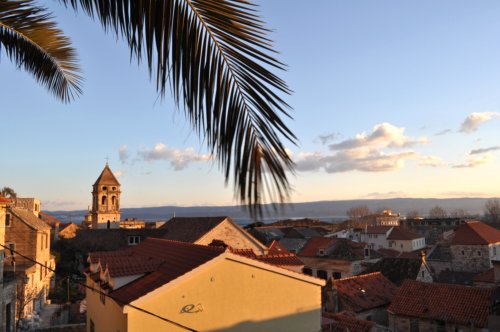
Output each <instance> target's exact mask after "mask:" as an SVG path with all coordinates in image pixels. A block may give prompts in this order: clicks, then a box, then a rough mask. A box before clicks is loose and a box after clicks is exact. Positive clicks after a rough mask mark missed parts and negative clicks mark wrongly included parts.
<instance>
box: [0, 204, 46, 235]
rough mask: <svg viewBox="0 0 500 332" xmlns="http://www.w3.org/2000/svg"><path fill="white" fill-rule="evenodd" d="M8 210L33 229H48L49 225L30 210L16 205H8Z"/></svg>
mask: <svg viewBox="0 0 500 332" xmlns="http://www.w3.org/2000/svg"><path fill="white" fill-rule="evenodd" d="M9 211H10V212H12V214H14V215H15V216H16V217H18V218H19V219H21V220H22V221H23V222H24V223H25V224H26V225H28V226H30V227H31V228H33V229H36V230H38V231H44V230H49V229H50V226H49V225H47V224H46V223H45V222H44V221H42V220H41V219H39V218H37V216H35V215H34V214H33V212H31V211H28V210H26V209H23V208H16V207H10V208H9Z"/></svg>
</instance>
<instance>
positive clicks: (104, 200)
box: [101, 195, 107, 205]
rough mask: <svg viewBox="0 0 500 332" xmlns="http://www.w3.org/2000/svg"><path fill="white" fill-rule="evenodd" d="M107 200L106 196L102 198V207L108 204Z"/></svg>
mask: <svg viewBox="0 0 500 332" xmlns="http://www.w3.org/2000/svg"><path fill="white" fill-rule="evenodd" d="M106 199H107V197H106V195H104V196H102V197H101V205H104V204H106Z"/></svg>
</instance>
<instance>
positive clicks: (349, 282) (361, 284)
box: [327, 272, 397, 312]
mask: <svg viewBox="0 0 500 332" xmlns="http://www.w3.org/2000/svg"><path fill="white" fill-rule="evenodd" d="M329 285H331V286H330V287H334V288H335V289H336V290H337V292H338V296H339V300H340V301H341V302H342V309H343V310H351V311H354V312H361V311H365V310H369V309H373V308H377V307H381V306H384V305H388V304H389V303H391V301H392V299H393V297H394V295H395V294H396V291H397V287H396V285H394V284H393V283H392V282H390V281H389V279H387V278H386V277H384V276H383V275H382V273H380V272H374V273H368V274H363V275H360V276H354V277H349V278H342V279H330V281H329ZM327 287H329V286H327Z"/></svg>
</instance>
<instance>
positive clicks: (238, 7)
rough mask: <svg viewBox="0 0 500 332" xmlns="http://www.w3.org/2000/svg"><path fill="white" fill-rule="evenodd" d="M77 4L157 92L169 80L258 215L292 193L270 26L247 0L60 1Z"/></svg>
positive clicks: (288, 135) (285, 109) (283, 90)
mask: <svg viewBox="0 0 500 332" xmlns="http://www.w3.org/2000/svg"><path fill="white" fill-rule="evenodd" d="M60 1H63V2H64V3H66V4H71V5H72V6H73V7H75V8H76V7H77V6H78V4H80V5H81V7H82V8H83V9H84V11H85V12H87V13H88V14H89V15H91V16H93V17H97V18H98V19H99V20H100V22H101V23H102V24H103V26H104V27H105V29H106V30H112V31H114V32H115V34H117V35H121V36H123V37H124V38H125V39H126V40H127V42H128V43H129V46H130V49H131V52H132V54H133V55H134V56H136V57H137V59H138V60H139V61H140V59H141V58H142V56H144V58H145V60H146V62H147V65H148V69H149V72H150V74H151V75H152V76H156V82H157V88H158V90H159V91H160V92H161V93H162V94H163V93H164V91H165V86H166V85H167V79H168V80H169V82H170V84H171V87H172V94H173V96H174V99H175V101H176V102H177V103H178V104H182V105H183V106H184V107H183V108H184V110H185V112H186V115H187V117H188V119H189V120H190V122H191V123H192V125H193V127H194V128H195V130H196V131H197V132H198V134H199V135H201V136H202V137H204V138H205V139H206V144H207V146H208V147H209V149H211V151H212V153H214V154H215V155H216V157H217V159H218V161H219V165H220V166H221V167H222V169H223V172H224V175H225V178H226V182H227V181H229V180H231V179H232V180H233V181H234V189H235V195H236V197H237V198H238V199H239V200H240V201H241V202H242V203H247V204H249V205H250V206H251V207H252V209H251V211H252V212H254V213H255V212H257V213H258V212H259V208H260V204H261V203H263V202H265V201H266V202H267V201H271V202H281V201H284V200H285V199H286V198H287V195H288V193H289V191H290V185H289V182H288V174H289V171H293V162H292V160H291V159H290V157H289V156H288V154H287V153H286V150H285V148H284V146H283V144H282V142H281V140H282V139H285V140H287V141H289V142H291V143H292V144H295V142H296V138H295V136H294V135H293V133H292V132H291V131H290V130H289V129H288V128H287V126H286V125H285V123H284V121H283V119H282V118H281V117H282V116H285V117H289V110H290V107H289V105H287V103H286V102H285V101H284V100H283V99H282V98H281V97H280V95H282V94H285V95H286V94H289V93H290V91H289V89H288V87H287V85H286V83H285V82H284V81H283V80H282V79H280V78H279V77H278V76H276V75H275V74H273V73H272V72H271V70H270V69H268V68H274V69H278V70H283V69H284V65H283V64H282V63H281V62H279V61H278V60H276V59H275V58H273V57H272V56H271V55H270V53H274V51H273V50H272V47H271V42H270V40H269V39H267V37H266V35H267V33H268V30H267V29H265V28H264V26H263V22H262V21H261V20H260V19H259V18H258V16H257V14H256V11H255V9H254V7H253V6H252V5H251V4H250V3H249V2H247V1H246V0H143V1H120V2H115V1H113V0H106V1H103V0H101V1H99V0H60Z"/></svg>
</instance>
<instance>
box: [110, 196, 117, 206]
mask: <svg viewBox="0 0 500 332" xmlns="http://www.w3.org/2000/svg"><path fill="white" fill-rule="evenodd" d="M111 204H112V205H115V204H116V196H111Z"/></svg>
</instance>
